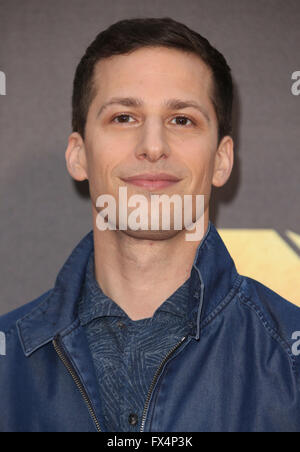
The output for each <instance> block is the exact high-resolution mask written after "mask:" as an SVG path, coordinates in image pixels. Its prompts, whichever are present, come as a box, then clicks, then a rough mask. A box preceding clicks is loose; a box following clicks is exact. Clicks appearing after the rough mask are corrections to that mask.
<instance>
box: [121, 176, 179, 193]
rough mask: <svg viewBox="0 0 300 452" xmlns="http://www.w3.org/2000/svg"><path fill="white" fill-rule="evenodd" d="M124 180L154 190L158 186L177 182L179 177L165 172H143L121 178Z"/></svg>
mask: <svg viewBox="0 0 300 452" xmlns="http://www.w3.org/2000/svg"><path fill="white" fill-rule="evenodd" d="M122 180H123V181H124V182H127V183H130V184H133V185H137V186H139V187H143V188H146V189H148V190H155V189H159V188H166V187H169V186H171V185H174V184H175V183H176V182H179V181H180V179H179V178H178V177H176V176H173V175H172V174H167V173H157V174H153V173H152V174H151V173H144V174H137V175H136V176H130V177H126V178H122Z"/></svg>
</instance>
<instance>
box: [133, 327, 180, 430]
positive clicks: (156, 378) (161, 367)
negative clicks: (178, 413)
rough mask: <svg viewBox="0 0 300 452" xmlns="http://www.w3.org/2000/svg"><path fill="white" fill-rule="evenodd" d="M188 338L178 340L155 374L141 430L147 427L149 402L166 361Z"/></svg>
mask: <svg viewBox="0 0 300 452" xmlns="http://www.w3.org/2000/svg"><path fill="white" fill-rule="evenodd" d="M186 338H187V336H184V337H183V338H181V340H180V342H178V344H176V345H175V346H174V347H173V348H172V349H171V350H170V351H169V352H168V353H167V355H166V356H165V357H164V359H163V361H162V362H161V363H160V365H159V367H158V369H157V371H156V372H155V375H154V377H153V380H152V382H151V385H150V388H149V391H148V395H147V398H146V403H145V407H144V411H143V415H142V422H141V428H140V432H143V431H144V428H145V422H146V418H147V413H148V408H149V403H150V399H151V395H152V392H153V389H154V387H155V384H156V382H157V380H158V377H159V376H160V373H161V371H162V369H163V367H164V365H165V363H166V362H167V361H168V359H169V358H170V357H171V356H172V355H173V353H175V352H176V350H177V349H178V348H179V347H180V345H181V344H182V343H183V342H184V341H185V339H186Z"/></svg>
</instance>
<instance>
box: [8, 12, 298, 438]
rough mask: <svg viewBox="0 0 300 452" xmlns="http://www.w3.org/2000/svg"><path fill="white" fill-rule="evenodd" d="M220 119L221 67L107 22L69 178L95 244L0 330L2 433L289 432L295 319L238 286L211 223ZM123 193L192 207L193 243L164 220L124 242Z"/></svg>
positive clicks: (93, 55) (140, 30)
mask: <svg viewBox="0 0 300 452" xmlns="http://www.w3.org/2000/svg"><path fill="white" fill-rule="evenodd" d="M231 108H232V80H231V74H230V69H229V67H228V65H227V63H226V61H225V59H224V57H223V56H222V55H221V54H220V53H219V52H218V51H217V50H216V49H214V48H213V47H212V46H211V45H210V44H209V43H208V41H207V40H206V39H205V38H203V37H201V36H200V35H199V34H198V33H196V32H194V31H192V30H190V29H189V28H188V27H186V26H185V25H183V24H180V23H178V22H176V21H174V20H172V19H169V18H163V19H133V20H124V21H121V22H118V23H116V24H114V25H112V26H111V27H110V28H108V29H107V30H105V31H104V32H102V33H100V34H99V35H98V36H97V38H96V39H95V41H94V42H93V43H92V44H91V45H90V47H89V48H88V49H87V51H86V54H85V56H84V57H83V58H82V60H81V62H80V63H79V65H78V67H77V71H76V74H75V80H74V90H73V133H72V134H71V135H70V137H69V141H68V147H67V150H66V163H67V168H68V171H69V173H70V175H71V176H72V177H73V178H74V179H75V180H77V181H81V180H86V179H87V180H88V181H89V187H90V196H91V206H92V217H93V230H92V231H91V232H90V233H89V234H88V235H87V236H86V237H84V238H83V240H82V241H81V242H80V243H79V245H78V246H77V247H76V248H75V250H74V251H73V253H72V254H71V256H70V257H69V259H68V260H67V262H66V264H65V265H64V266H63V268H62V270H61V271H60V273H59V275H58V277H57V280H56V283H55V287H54V288H53V289H51V290H49V291H48V292H46V293H45V294H43V295H42V296H41V297H39V298H38V299H37V300H35V301H33V302H31V303H29V304H27V305H25V306H23V307H21V308H20V309H17V310H16V311H14V312H12V313H9V314H7V315H5V316H3V317H2V318H1V319H0V330H1V331H2V332H3V333H4V335H5V341H6V354H5V356H2V357H0V359H1V361H0V388H1V389H0V391H1V393H0V396H1V406H2V415H1V418H0V430H1V431H88V432H89V431H110V432H120V431H128V432H138V431H141V432H146V431H161V432H168V431H170V432H175V431H183V432H193V431H206V432H208V431H226V432H227V431H233V432H238V431H299V430H300V395H299V389H300V379H299V377H300V375H299V371H300V368H299V357H298V356H297V353H293V340H292V335H293V333H294V332H295V331H297V329H299V328H300V312H299V309H298V308H297V307H296V306H294V305H292V304H290V303H289V302H287V301H286V300H284V299H282V298H281V297H280V296H279V295H277V294H276V293H274V292H273V291H272V290H270V289H269V288H267V287H265V286H263V285H262V284H260V283H258V282H257V281H255V280H253V279H250V278H247V277H244V276H241V275H239V274H238V273H237V271H236V268H235V265H234V262H233V261H232V259H231V257H230V255H229V253H228V251H227V249H226V247H225V245H224V243H223V242H222V240H221V237H220V236H219V234H218V232H217V230H216V228H215V227H214V225H213V224H212V223H211V221H210V220H209V198H210V193H211V188H212V185H213V186H215V187H221V186H223V185H224V184H225V183H226V181H227V180H228V178H229V177H230V174H231V170H232V166H233V140H232V137H231ZM120 189H126V195H127V199H129V198H130V197H131V196H134V195H140V196H141V195H142V196H144V197H145V199H146V204H147V205H148V206H149V205H150V201H151V200H152V197H153V195H158V194H159V195H161V194H164V195H167V197H169V198H170V197H172V196H173V195H179V199H180V200H182V199H184V197H185V196H188V195H193V196H194V195H202V196H203V197H202V199H203V198H204V201H203V204H202V206H203V209H202V211H201V212H200V214H199V211H198V210H195V209H196V208H195V207H192V211H191V212H190V213H192V217H191V218H192V223H193V225H194V226H195V227H196V226H197V225H198V224H202V226H203V227H202V229H201V234H200V236H199V237H198V238H197V239H196V240H188V239H187V230H189V228H188V227H187V226H188V225H187V224H186V223H185V226H182V227H181V228H178V229H176V227H175V217H176V215H177V216H178V215H179V214H178V211H177V214H176V213H175V208H174V209H173V210H172V208H171V211H172V212H171V213H172V214H173V213H174V216H173V219H172V221H171V225H170V227H169V228H163V227H162V225H161V224H160V226H159V228H158V229H152V228H150V223H148V226H147V227H146V228H141V227H140V228H134V227H132V222H130V221H129V217H130V214H131V213H132V207H133V205H132V204H131V205H129V207H130V208H129V210H128V212H126V214H125V220H126V225H127V227H123V226H124V224H123V223H122V221H123V222H124V217H123V220H122V219H121V213H120V212H121V210H122V209H123V208H124V207H128V206H124V203H123V201H122V199H123V198H122V199H121V193H123V192H121V191H120ZM102 195H106V196H108V198H106V199H107V200H111V199H114V200H115V202H116V207H117V209H116V216H115V217H113V216H112V217H111V216H110V215H109V214H108V215H106V216H105V214H104V213H103V212H104V211H103V208H104V207H105V206H104V204H103V203H102V204H101V203H100V202H99V197H100V196H102ZM169 198H168V199H169ZM139 199H141V198H139ZM177 199H178V198H177ZM182 210H183V211H184V212H183V213H185V210H187V209H184V208H183V209H182ZM181 213H182V212H181ZM151 214H152V211H151ZM99 215H100V216H99ZM148 215H149V216H148V217H147V218H146V219H149V220H153V216H151V215H150V214H149V211H148ZM104 217H105V218H106V219H107V218H108V221H107V222H106V224H107V225H108V224H109V226H110V227H107V228H106V229H101V228H100V227H99V226H100V225H101V224H103V220H104ZM127 220H128V221H127ZM127 223H128V224H127ZM129 223H130V224H129Z"/></svg>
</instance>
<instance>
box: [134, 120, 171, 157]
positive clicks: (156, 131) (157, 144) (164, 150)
mask: <svg viewBox="0 0 300 452" xmlns="http://www.w3.org/2000/svg"><path fill="white" fill-rule="evenodd" d="M135 155H136V157H137V158H138V159H139V160H142V159H146V160H149V161H151V162H155V161H157V160H159V159H166V158H167V157H168V156H169V155H170V148H169V146H168V143H167V140H166V137H165V131H164V127H163V124H162V121H161V120H160V119H159V118H147V120H146V121H145V123H144V125H143V127H142V128H141V138H140V141H139V143H138V145H137V147H136V150H135Z"/></svg>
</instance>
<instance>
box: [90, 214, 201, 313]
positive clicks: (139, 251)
mask: <svg viewBox="0 0 300 452" xmlns="http://www.w3.org/2000/svg"><path fill="white" fill-rule="evenodd" d="M96 214H97V213H96V212H95V211H93V231H94V248H95V249H94V251H95V277H96V280H97V282H98V284H99V285H100V287H101V289H102V291H103V292H104V293H105V295H107V296H108V297H109V298H111V299H112V300H113V301H114V302H115V303H117V304H118V305H119V306H120V307H121V308H122V309H123V310H124V311H125V312H126V314H127V315H128V316H129V317H130V318H131V319H132V320H139V319H143V318H149V317H152V316H153V314H154V312H155V311H156V309H157V308H158V307H159V306H160V305H161V304H162V303H163V302H164V301H165V300H166V299H167V298H168V297H169V296H170V295H172V294H173V293H174V292H175V291H176V290H177V289H178V288H179V287H180V286H181V285H182V284H183V283H184V282H185V281H186V280H187V279H188V278H189V277H190V273H191V269H192V266H193V262H194V258H195V253H196V250H197V247H198V246H199V243H200V242H201V240H202V238H203V236H204V235H205V233H206V231H207V227H208V211H205V212H204V228H203V233H202V234H201V237H199V238H197V240H196V241H187V240H186V236H185V234H186V231H185V230H182V231H174V232H176V233H175V234H174V235H173V236H171V237H170V236H169V237H162V236H160V238H159V239H157V236H156V238H155V237H154V238H153V237H151V238H150V236H149V237H148V238H145V237H146V236H145V231H140V232H142V233H143V235H142V234H140V235H138V233H137V232H134V235H129V233H128V231H118V230H117V231H113V230H106V231H100V230H99V229H98V228H97V226H96V221H95V220H96Z"/></svg>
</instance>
